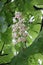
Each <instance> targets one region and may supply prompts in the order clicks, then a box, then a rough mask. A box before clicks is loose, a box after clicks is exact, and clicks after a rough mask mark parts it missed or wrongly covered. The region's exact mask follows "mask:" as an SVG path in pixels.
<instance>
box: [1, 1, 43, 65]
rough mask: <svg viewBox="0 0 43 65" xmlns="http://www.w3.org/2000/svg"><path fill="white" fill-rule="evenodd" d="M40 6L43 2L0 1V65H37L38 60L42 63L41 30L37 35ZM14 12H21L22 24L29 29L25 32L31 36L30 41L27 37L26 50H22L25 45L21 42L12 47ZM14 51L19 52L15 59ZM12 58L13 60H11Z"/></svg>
mask: <svg viewBox="0 0 43 65" xmlns="http://www.w3.org/2000/svg"><path fill="white" fill-rule="evenodd" d="M42 4H43V0H40V1H39V0H14V1H13V2H12V1H11V0H0V64H3V65H6V64H7V63H9V64H10V65H12V64H13V65H35V64H36V65H38V62H37V60H38V59H41V60H42V61H43V52H42V51H43V48H42V46H43V30H42V32H41V33H40V34H39V32H40V29H41V21H42V19H41V16H42V13H41V10H40V9H43V5H42ZM16 11H17V12H18V11H19V12H22V17H23V18H24V19H25V22H24V24H25V25H26V27H27V28H28V27H29V29H28V30H27V31H28V33H29V35H31V36H32V39H31V38H30V37H28V36H27V42H26V45H27V46H28V48H27V47H25V48H24V44H25V43H22V42H21V43H18V44H16V45H15V46H14V45H12V25H13V24H14V23H13V17H14V16H15V12H16ZM31 17H33V18H32V19H33V20H34V21H32V22H31V21H30V19H31ZM38 35H39V36H38ZM37 36H38V37H37ZM36 37H37V38H36ZM35 38H36V39H35ZM33 41H34V42H33ZM30 44H31V45H30ZM29 45H30V46H29ZM15 51H16V52H17V51H19V52H20V53H19V54H18V55H17V56H16V57H14V52H15ZM40 56H41V58H40ZM13 57H14V59H12V58H13ZM18 59H19V60H18ZM19 62H20V63H19ZM9 64H8V65H9ZM42 64H43V63H42Z"/></svg>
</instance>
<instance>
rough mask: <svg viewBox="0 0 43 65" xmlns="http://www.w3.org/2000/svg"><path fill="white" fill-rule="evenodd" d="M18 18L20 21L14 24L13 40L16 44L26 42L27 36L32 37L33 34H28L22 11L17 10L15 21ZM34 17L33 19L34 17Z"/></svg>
mask: <svg viewBox="0 0 43 65" xmlns="http://www.w3.org/2000/svg"><path fill="white" fill-rule="evenodd" d="M16 18H17V19H18V22H17V23H16V24H13V25H12V30H13V31H12V37H13V39H12V42H13V44H14V45H15V44H16V43H18V42H25V41H26V37H27V36H29V37H30V38H31V39H32V36H31V35H29V34H28V32H27V27H26V25H25V24H24V21H25V20H24V19H23V18H22V14H21V12H15V17H13V22H16ZM33 18H34V17H32V18H31V19H33Z"/></svg>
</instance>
